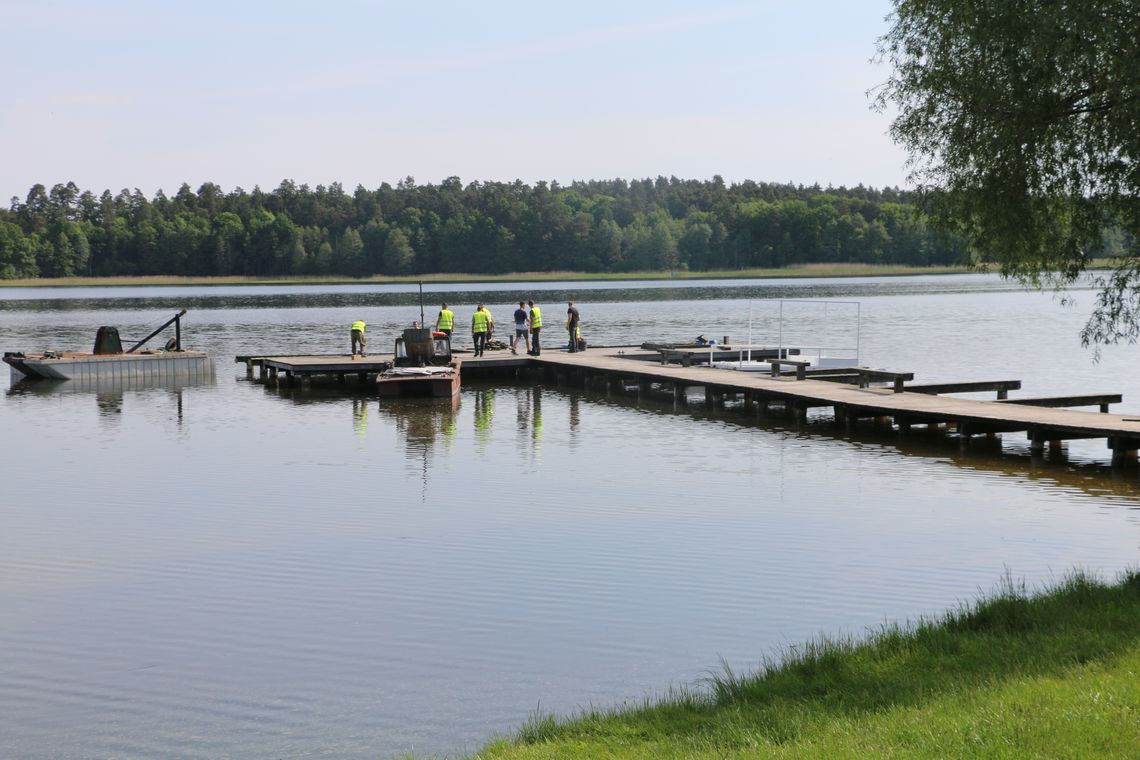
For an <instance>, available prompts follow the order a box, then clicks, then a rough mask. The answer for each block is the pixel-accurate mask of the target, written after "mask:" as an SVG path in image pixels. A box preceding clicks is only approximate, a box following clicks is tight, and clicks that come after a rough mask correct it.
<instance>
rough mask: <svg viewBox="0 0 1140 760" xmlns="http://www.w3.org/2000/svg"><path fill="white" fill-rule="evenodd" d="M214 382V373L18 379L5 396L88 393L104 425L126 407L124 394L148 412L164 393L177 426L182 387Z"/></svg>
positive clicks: (36, 398) (45, 398)
mask: <svg viewBox="0 0 1140 760" xmlns="http://www.w3.org/2000/svg"><path fill="white" fill-rule="evenodd" d="M215 384H216V379H215V378H214V377H212V376H211V377H209V378H205V379H195V380H173V381H161V380H149V381H144V380H108V379H103V380H99V381H94V380H58V381H57V380H20V381H18V382H15V383H13V384H12V385H11V387H9V388H8V391H7V392H6V394H5V395H6V396H7V397H8V398H10V399H12V400H14V401H16V402H17V403H24V404H37V403H41V402H49V401H52V402H59V401H62V400H74V399H81V398H84V397H88V396H89V397H91V398H92V399H94V401H95V411H96V417H97V419H98V420H99V422H100V423H101V424H102V425H103V426H105V427H112V428H113V427H115V426H117V425H118V424H119V421H120V420H121V419H122V417H123V413H124V411H125V410H126V409H127V405H126V398H127V397H128V396H130V397H132V398H134V397H137V398H138V399H139V403H138V404H137V406H138V407H139V409H140V410H141V411H144V412H150V411H152V410H153V409H155V408H156V407H157V408H163V407H164V405H163V404H162V403H159V404H156V403H155V399H156V398H159V399H161V398H162V397H164V396H165V397H166V398H168V399H169V407H166V408H169V409H171V410H172V411H173V419H174V421H175V423H176V425H177V427H179V428H181V427H182V425H183V423H184V422H185V415H184V406H185V397H184V393H183V392H184V391H185V390H187V389H190V388H205V387H209V386H213V385H215Z"/></svg>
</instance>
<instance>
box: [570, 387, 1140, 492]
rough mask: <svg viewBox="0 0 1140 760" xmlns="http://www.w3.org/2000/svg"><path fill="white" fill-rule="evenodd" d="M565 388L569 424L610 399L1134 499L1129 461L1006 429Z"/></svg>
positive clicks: (1138, 482) (1136, 487) (1138, 488)
mask: <svg viewBox="0 0 1140 760" xmlns="http://www.w3.org/2000/svg"><path fill="white" fill-rule="evenodd" d="M566 392H567V393H569V394H570V398H569V399H567V405H568V407H569V408H570V418H571V424H572V425H573V424H574V419H575V417H576V414H577V412H576V411H575V409H576V406H577V401H578V399H579V398H583V399H588V402H589V403H590V404H606V405H615V406H620V407H623V408H627V409H631V410H635V411H637V412H639V413H643V414H652V415H670V416H687V417H690V418H692V419H694V420H703V421H707V422H715V423H718V424H730V425H733V426H737V427H743V428H750V429H758V430H766V431H770V432H773V433H779V434H784V435H791V436H795V437H799V438H802V439H804V440H805V441H842V442H846V443H848V444H850V445H852V446H855V447H856V448H859V449H861V450H863V451H864V452H867V453H871V454H873V455H877V454H882V455H883V456H888V457H891V456H898V455H900V454H901V455H902V456H904V457H908V458H919V459H924V460H926V461H928V462H929V463H930V464H931V465H932V466H935V467H952V468H954V469H959V470H971V471H975V472H979V473H982V474H989V475H993V476H1001V477H1008V478H1013V479H1014V480H1017V481H1020V482H1023V483H1032V484H1034V485H1038V486H1044V487H1046V488H1048V489H1074V490H1076V491H1079V492H1082V493H1084V494H1086V495H1089V496H1095V497H1112V498H1116V499H1124V500H1128V501H1129V502H1130V504H1131V506H1130V507H1129V508H1131V509H1140V506H1137V505H1135V503H1134V502H1135V500H1136V499H1137V498H1138V497H1140V473H1138V469H1137V465H1136V464H1135V463H1133V464H1130V465H1126V466H1123V467H1111V466H1109V465H1108V464H1107V463H1105V462H1104V461H1103V460H1101V459H1090V458H1084V457H1082V456H1081V455H1079V454H1077V455H1075V454H1073V452H1072V451H1071V449H1070V446H1069V443H1068V442H1066V443H1063V444H1062V445H1061V446H1060V447H1057V448H1047V449H1046V450H1045V452H1043V453H1035V452H1031V451H1030V449H1029V445H1028V442H1027V441H1023V440H1022V439H1021V438H1018V435H1019V434H1016V433H1011V434H1007V435H1006V436H1005V437H1004V438H1003V437H1002V436H1001V435H995V436H990V437H986V436H978V437H974V438H972V439H970V440H969V442H968V443H963V440H962V439H959V438H958V437H957V436H956V435H954V434H951V433H949V432H947V431H946V430H943V429H934V428H932V429H927V428H923V427H916V428H912V429H911V431H910V432H909V433H907V434H906V435H900V434H899V432H898V431H896V430H894V429H893V428H891V427H890V426H889V425H887V426H885V427H881V428H876V427H874V426H871V425H860V426H857V427H855V428H853V429H852V430H851V431H849V432H845V431H844V430H843V428H842V427H841V426H839V425H836V424H835V423H834V420H833V419H832V418H831V416H830V415H823V414H818V415H813V416H812V417H809V418H808V419H807V420H805V421H798V420H796V419H795V418H794V417H790V416H789V417H785V416H783V415H781V414H780V413H779V411H778V409H777V411H776V412H775V413H773V414H769V415H765V416H759V417H758V416H757V415H756V413H755V411H751V410H745V409H744V408H743V406H742V405H740V404H734V403H731V402H730V403H723V404H708V403H706V401H705V398H704V397H703V396H701V397H700V398H696V397H689V398H687V399H686V398H682V399H680V400H676V399H674V398H672V397H671V394H668V395H666V394H659V393H653V394H640V395H638V394H634V393H627V394H624V395H623V394H621V393H616V394H615V393H614V392H612V391H606V392H598V391H578V390H569V389H568V390H567V391H566ZM1021 435H1022V436H1023V434H1021Z"/></svg>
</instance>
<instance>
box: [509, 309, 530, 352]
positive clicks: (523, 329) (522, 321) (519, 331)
mask: <svg viewBox="0 0 1140 760" xmlns="http://www.w3.org/2000/svg"><path fill="white" fill-rule="evenodd" d="M525 306H526V304H524V303H523V302H522V301H519V307H518V308H517V309H515V337H513V338H511V353H512V354H517V353H518V350H517V349H518V347H519V343H520V342H525V343H526V352H527V353H528V354H529V353H530V337H529V334H528V333H529V330H528V328H529V325H530V315H529V314H527V312H526V309H525V308H524V307H525Z"/></svg>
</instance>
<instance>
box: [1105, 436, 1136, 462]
mask: <svg viewBox="0 0 1140 760" xmlns="http://www.w3.org/2000/svg"><path fill="white" fill-rule="evenodd" d="M1138 445H1140V441H1136V440H1135V439H1130V438H1109V439H1108V447H1109V448H1110V449H1112V466H1113V467H1124V466H1127V465H1129V464H1135V462H1136V448H1137V446H1138Z"/></svg>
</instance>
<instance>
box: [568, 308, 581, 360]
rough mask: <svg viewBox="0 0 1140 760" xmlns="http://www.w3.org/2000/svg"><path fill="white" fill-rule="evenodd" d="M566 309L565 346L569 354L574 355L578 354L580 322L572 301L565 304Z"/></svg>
mask: <svg viewBox="0 0 1140 760" xmlns="http://www.w3.org/2000/svg"><path fill="white" fill-rule="evenodd" d="M567 307H568V308H567V309H566V330H567V341H566V345H567V347H568V348H569V350H570V353H572V354H574V353H577V352H578V322H580V321H581V317H580V316H578V309H577V307H575V306H574V302H573V301H570V302H569V303H568V304H567Z"/></svg>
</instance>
